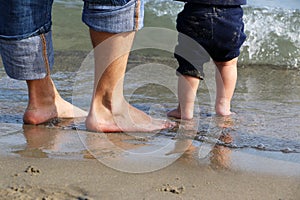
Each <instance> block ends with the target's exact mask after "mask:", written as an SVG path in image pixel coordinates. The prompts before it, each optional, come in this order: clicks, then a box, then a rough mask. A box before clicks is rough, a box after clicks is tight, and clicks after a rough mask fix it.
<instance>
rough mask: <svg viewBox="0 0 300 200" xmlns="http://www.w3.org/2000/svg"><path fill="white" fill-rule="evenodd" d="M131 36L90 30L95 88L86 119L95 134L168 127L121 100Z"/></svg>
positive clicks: (132, 35) (144, 130)
mask: <svg viewBox="0 0 300 200" xmlns="http://www.w3.org/2000/svg"><path fill="white" fill-rule="evenodd" d="M134 35H135V32H134V31H132V32H125V33H120V34H112V33H107V32H98V31H94V30H92V29H90V36H91V40H92V44H93V46H94V55H95V84H94V96H93V98H92V103H91V108H90V111H89V114H88V117H87V119H86V127H87V129H88V130H91V131H97V132H134V131H142V132H149V131H155V130H160V129H164V128H169V127H170V126H171V125H172V124H170V123H166V122H164V121H161V120H154V119H152V118H151V117H150V116H148V115H146V114H145V113H144V112H142V111H140V110H138V109H136V108H135V107H133V106H131V105H130V104H129V103H128V102H127V101H126V100H125V98H124V96H123V81H124V75H125V70H126V66H127V60H128V56H129V52H130V49H131V46H132V42H133V39H134Z"/></svg>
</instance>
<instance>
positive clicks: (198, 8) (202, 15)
mask: <svg viewBox="0 0 300 200" xmlns="http://www.w3.org/2000/svg"><path fill="white" fill-rule="evenodd" d="M176 28H177V30H178V32H180V33H182V34H185V35H187V36H188V37H190V38H192V39H193V40H195V42H197V43H198V44H200V45H201V46H202V47H203V48H204V49H205V50H206V51H207V53H208V54H209V55H210V56H211V58H212V59H213V60H214V61H217V62H225V61H229V60H232V59H233V58H236V57H238V56H239V55H240V47H241V46H242V44H243V43H244V41H245V39H246V35H245V33H244V23H243V9H242V8H241V7H240V6H210V5H202V4H195V3H186V4H185V6H184V9H183V11H182V12H180V13H179V14H178V17H177V26H176ZM183 50H186V51H188V52H189V54H190V57H192V58H193V59H194V60H197V58H198V57H199V58H203V56H201V55H200V54H201V52H202V51H199V50H198V49H195V48H190V47H188V46H187V44H186V43H185V42H184V40H182V39H180V37H179V38H178V45H177V46H176V49H175V57H176V58H177V61H178V63H179V68H178V69H177V73H179V74H182V75H190V76H193V77H198V78H202V77H203V76H204V74H203V69H202V67H203V64H204V60H203V59H199V61H197V62H195V61H193V63H197V66H195V64H191V62H189V60H186V59H184V58H183V57H181V56H179V55H177V54H176V51H183Z"/></svg>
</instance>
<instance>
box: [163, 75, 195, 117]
mask: <svg viewBox="0 0 300 200" xmlns="http://www.w3.org/2000/svg"><path fill="white" fill-rule="evenodd" d="M199 82H200V79H199V78H195V77H192V76H182V75H181V76H179V77H178V99H179V104H178V107H177V108H176V109H174V110H172V111H170V112H169V113H168V116H169V117H175V118H178V119H186V120H188V119H192V118H193V114H194V103H195V98H196V93H197V89H198V86H199Z"/></svg>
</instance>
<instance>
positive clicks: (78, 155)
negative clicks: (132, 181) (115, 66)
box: [13, 120, 232, 169]
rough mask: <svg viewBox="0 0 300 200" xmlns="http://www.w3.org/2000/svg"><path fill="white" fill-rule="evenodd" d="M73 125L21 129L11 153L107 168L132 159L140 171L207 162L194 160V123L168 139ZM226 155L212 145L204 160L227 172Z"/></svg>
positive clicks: (198, 144)
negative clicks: (20, 144)
mask: <svg viewBox="0 0 300 200" xmlns="http://www.w3.org/2000/svg"><path fill="white" fill-rule="evenodd" d="M218 122H220V120H219V121H218ZM74 124H75V123H74V120H64V121H60V122H59V123H57V124H55V125H53V124H50V125H40V126H33V125H23V135H24V138H25V140H26V142H25V145H23V148H21V149H19V150H13V153H16V154H18V155H20V156H21V157H33V158H63V159H98V160H100V161H101V162H102V161H103V162H105V163H104V164H107V165H114V164H118V165H122V163H123V165H129V164H130V163H131V164H134V163H135V162H136V160H135V159H136V158H138V159H144V164H143V162H142V163H140V162H141V161H138V162H139V163H140V164H141V166H140V167H146V163H155V162H161V163H160V164H157V166H160V167H162V166H163V165H165V166H163V167H167V166H168V165H169V164H171V163H172V162H171V161H176V160H177V159H178V158H179V162H182V161H183V162H187V163H188V164H192V163H194V164H199V163H205V162H207V159H204V160H201V159H199V157H198V156H197V154H198V153H199V151H200V149H201V146H202V144H203V142H199V141H198V142H197V141H195V140H194V138H195V136H196V134H197V130H198V129H197V128H198V124H197V123H196V122H195V121H189V122H184V123H182V124H180V125H179V127H178V130H179V131H178V130H177V133H176V132H171V133H169V135H167V134H164V133H162V134H157V135H152V134H145V133H143V134H141V133H134V134H123V133H93V132H87V131H84V130H77V128H76V127H73V125H74ZM173 131H174V130H173ZM170 134H171V135H172V134H173V135H172V136H171V135H170ZM228 138H230V135H229V134H227V135H221V136H220V139H221V140H223V141H227V142H228V141H229V142H230V141H231V140H232V138H230V139H228ZM151 154H152V155H151ZM229 155H230V149H229V148H227V147H224V146H219V145H214V144H213V148H212V149H210V152H209V154H208V155H207V157H206V158H209V159H208V160H209V161H210V164H211V165H212V166H213V168H216V169H217V168H222V169H223V168H226V169H227V168H230V156H229ZM172 159H173V160H172ZM162 163H163V164H162ZM135 164H136V163H135Z"/></svg>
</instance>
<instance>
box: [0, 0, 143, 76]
mask: <svg viewBox="0 0 300 200" xmlns="http://www.w3.org/2000/svg"><path fill="white" fill-rule="evenodd" d="M52 4H53V0H0V54H1V57H2V62H3V65H4V67H5V71H6V73H7V74H8V76H10V77H11V78H14V79H18V80H35V79H42V78H44V77H45V76H46V75H47V74H49V72H50V70H51V69H52V67H53V65H54V52H53V47H52V35H51V34H52V33H51V9H52ZM143 15H144V10H143V1H142V0H86V1H85V4H84V9H83V13H82V19H83V21H84V22H85V23H86V24H87V25H88V26H89V27H90V28H92V29H94V30H96V31H102V32H110V33H121V32H127V31H134V30H138V29H140V28H141V27H142V26H143Z"/></svg>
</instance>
